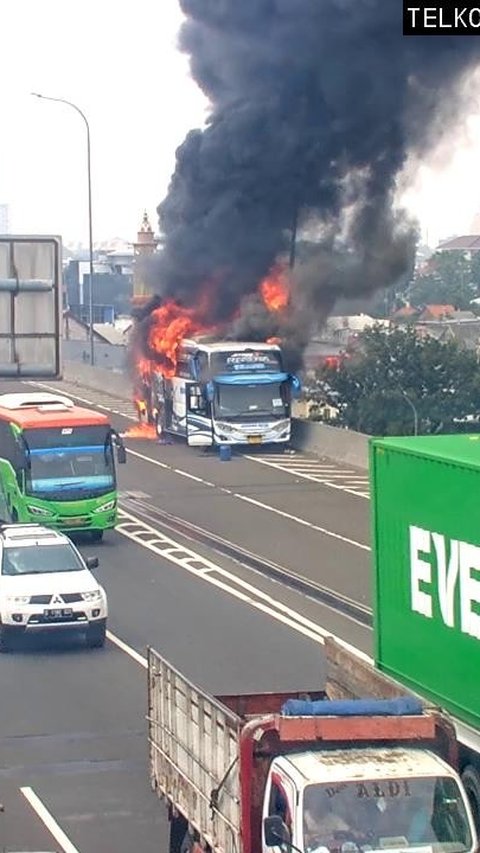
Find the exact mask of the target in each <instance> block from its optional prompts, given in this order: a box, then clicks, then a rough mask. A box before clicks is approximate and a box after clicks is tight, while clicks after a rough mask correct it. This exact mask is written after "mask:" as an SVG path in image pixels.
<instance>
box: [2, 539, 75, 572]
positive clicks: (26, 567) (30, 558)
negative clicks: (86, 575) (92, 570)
mask: <svg viewBox="0 0 480 853" xmlns="http://www.w3.org/2000/svg"><path fill="white" fill-rule="evenodd" d="M84 569H85V566H84V565H83V563H82V561H81V560H80V557H79V556H78V554H77V553H76V552H75V551H74V550H73V548H71V547H70V546H69V545H42V546H41V547H33V546H27V547H25V546H24V547H23V548H18V547H17V548H16V547H6V548H4V551H3V558H2V575H42V574H49V573H50V572H81V571H83V570H84Z"/></svg>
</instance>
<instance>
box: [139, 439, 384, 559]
mask: <svg viewBox="0 0 480 853" xmlns="http://www.w3.org/2000/svg"><path fill="white" fill-rule="evenodd" d="M127 452H128V453H131V454H132V456H138V457H139V458H140V459H143V460H144V461H145V462H150V463H151V464H152V465H159V466H160V467H161V468H168V469H169V470H170V471H172V473H174V474H179V473H180V470H179V469H178V468H173V467H171V466H170V465H167V464H166V463H165V462H159V461H158V460H157V459H151V458H150V457H149V456H145V455H144V454H143V453H139V452H138V451H137V450H127ZM245 458H247V459H250V458H251V457H245ZM183 473H184V476H187V477H188V476H190V475H189V474H187V473H186V472H183ZM195 480H197V481H198V482H199V483H202V485H204V486H211V487H213V488H217V489H219V491H221V492H222V493H223V494H225V495H230V497H232V498H236V499H237V500H240V501H245V502H246V503H251V504H253V505H254V506H256V507H258V508H260V509H264V510H266V511H267V512H273V513H274V514H275V515H281V516H283V518H288V519H289V521H294V522H296V523H297V524H301V525H302V526H303V527H309V528H310V530H315V531H316V532H317V533H322V534H323V535H324V536H330V537H331V538H333V539H339V540H340V541H341V542H345V544H347V545H353V546H354V547H355V548H360V549H361V550H363V551H370V550H371V548H370V546H369V545H364V544H363V543H362V542H357V540H356V539H350V538H349V537H348V536H343V535H342V534H341V533H335V532H334V531H333V530H327V529H326V528H325V527H320V525H318V524H314V523H313V522H312V521H307V520H306V519H304V518H300V517H299V516H297V515H292V514H291V513H288V512H285V510H282V509H278V508H277V507H274V506H271V504H265V503H263V502H262V501H257V500H256V499H255V498H250V497H248V495H241V494H239V493H238V492H233V491H232V490H231V489H227V488H225V486H215V483H210V482H209V481H208V480H202V479H201V477H195ZM316 482H319V481H318V480H317V481H316ZM332 488H337V486H334V485H333V484H332ZM338 488H339V487H338ZM341 491H345V489H341ZM354 494H359V495H362V496H363V494H362V492H355V493H354Z"/></svg>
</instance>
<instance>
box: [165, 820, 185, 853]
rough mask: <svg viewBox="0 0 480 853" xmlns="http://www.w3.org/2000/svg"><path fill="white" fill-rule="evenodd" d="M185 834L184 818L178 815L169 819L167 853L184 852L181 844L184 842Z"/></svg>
mask: <svg viewBox="0 0 480 853" xmlns="http://www.w3.org/2000/svg"><path fill="white" fill-rule="evenodd" d="M187 832H188V823H187V821H186V820H185V818H184V817H182V816H181V815H178V817H171V818H170V845H169V848H168V853H183V851H184V850H185V847H184V845H183V842H184V841H185V840H186V835H187ZM187 850H188V848H187Z"/></svg>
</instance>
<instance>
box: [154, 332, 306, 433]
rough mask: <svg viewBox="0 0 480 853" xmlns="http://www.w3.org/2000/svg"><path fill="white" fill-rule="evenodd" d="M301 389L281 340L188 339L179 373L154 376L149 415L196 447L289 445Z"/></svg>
mask: <svg viewBox="0 0 480 853" xmlns="http://www.w3.org/2000/svg"><path fill="white" fill-rule="evenodd" d="M299 390H300V382H299V380H298V378H297V377H296V376H294V375H292V374H290V373H287V372H286V371H285V369H284V366H283V359H282V352H281V349H280V347H279V346H278V345H277V344H267V343H250V342H246V343H239V342H237V341H232V342H228V341H227V342H225V341H212V340H208V339H205V338H198V339H195V338H192V339H186V340H183V341H182V343H181V345H180V348H179V352H178V358H177V366H176V371H175V375H174V376H172V377H171V378H167V377H165V376H163V375H162V374H161V373H160V372H155V373H153V375H152V376H151V380H150V400H149V402H148V410H149V416H150V417H149V419H151V420H152V421H153V422H154V423H155V424H156V429H157V433H158V435H159V436H161V435H163V434H164V433H170V434H174V435H178V436H182V437H184V438H186V440H187V443H188V444H189V445H191V446H193V447H208V446H212V445H225V444H228V445H245V444H247V445H248V444H250V445H252V444H275V445H285V444H287V443H288V442H289V440H290V434H291V401H292V397H293V396H295V395H296V394H297V393H298V392H299Z"/></svg>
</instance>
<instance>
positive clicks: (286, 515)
mask: <svg viewBox="0 0 480 853" xmlns="http://www.w3.org/2000/svg"><path fill="white" fill-rule="evenodd" d="M234 497H235V498H238V500H240V501H245V502H246V503H249V504H253V505H254V506H258V507H260V508H261V509H268V510H270V512H274V513H276V514H277V515H281V516H283V518H288V519H289V521H295V522H296V523H297V524H301V525H302V527H310V528H311V529H312V530H317V531H318V532H319V533H323V535H324V536H330V537H331V538H332V539H339V540H340V541H341V542H345V543H346V544H347V545H353V546H354V547H355V548H360V549H361V550H362V551H371V550H372V549H371V548H370V545H364V544H363V542H357V540H356V539H350V538H349V537H348V536H342V534H341V533H334V532H333V530H326V528H325V527H320V525H319V524H313V522H312V521H306V519H304V518H300V517H299V516H298V515H291V513H289V512H285V510H283V509H277V508H276V507H271V506H269V505H268V504H264V503H262V502H261V501H257V500H256V498H249V497H248V496H247V495H239V494H238V493H234Z"/></svg>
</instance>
